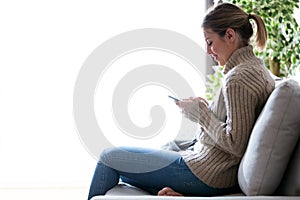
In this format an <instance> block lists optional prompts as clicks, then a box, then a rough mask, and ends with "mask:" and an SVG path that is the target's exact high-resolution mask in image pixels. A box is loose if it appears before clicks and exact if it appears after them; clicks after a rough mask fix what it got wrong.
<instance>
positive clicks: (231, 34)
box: [225, 28, 236, 42]
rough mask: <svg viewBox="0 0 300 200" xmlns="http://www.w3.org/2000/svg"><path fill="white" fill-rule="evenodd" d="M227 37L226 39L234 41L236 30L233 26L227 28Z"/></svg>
mask: <svg viewBox="0 0 300 200" xmlns="http://www.w3.org/2000/svg"><path fill="white" fill-rule="evenodd" d="M225 38H226V40H228V41H230V42H234V41H235V38H236V32H235V30H233V29H232V28H228V29H227V30H226V34H225Z"/></svg>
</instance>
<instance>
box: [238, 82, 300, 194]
mask: <svg viewBox="0 0 300 200" xmlns="http://www.w3.org/2000/svg"><path fill="white" fill-rule="evenodd" d="M299 111H300V86H299V84H298V83H297V82H296V81H294V80H292V79H289V80H285V81H283V82H281V83H280V84H278V85H277V86H276V88H275V89H274V91H273V92H272V94H271V95H270V97H269V99H268V101H267V103H266V105H265V107H264V109H263V110H262V112H261V114H260V116H259V118H258V119H257V121H256V123H255V126H254V127H253V130H252V133H251V136H250V140H249V144H248V146H247V150H246V152H245V155H244V157H243V159H242V161H241V164H240V166H239V171H238V181H239V185H240V187H241V189H242V191H243V192H244V193H245V194H246V195H271V194H273V193H274V192H275V190H276V189H277V187H278V185H279V184H280V181H281V179H282V177H283V175H284V172H285V169H286V166H287V164H288V161H289V158H290V156H291V154H292V152H293V150H294V147H295V145H296V143H297V141H298V137H299V132H300V117H299V114H300V112H299Z"/></svg>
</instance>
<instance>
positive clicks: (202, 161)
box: [89, 3, 274, 198]
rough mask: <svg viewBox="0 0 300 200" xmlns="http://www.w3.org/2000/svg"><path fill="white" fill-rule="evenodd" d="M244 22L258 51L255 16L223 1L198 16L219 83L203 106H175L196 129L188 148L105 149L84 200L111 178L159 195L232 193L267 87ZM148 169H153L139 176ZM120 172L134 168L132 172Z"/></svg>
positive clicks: (260, 39)
mask: <svg viewBox="0 0 300 200" xmlns="http://www.w3.org/2000/svg"><path fill="white" fill-rule="evenodd" d="M251 19H252V20H254V22H255V23H256V27H257V33H256V37H255V42H256V46H257V47H258V48H260V49H263V48H264V47H265V44H266V40H267V31H266V28H265V25H264V22H263V21H262V19H261V18H260V17H259V16H258V15H255V14H247V13H245V12H244V11H243V10H242V9H240V8H239V7H237V6H235V5H233V4H229V3H223V4H219V5H218V6H216V7H215V8H214V9H213V10H211V11H210V12H209V13H208V14H207V15H206V16H205V18H204V21H203V24H202V27H203V30H204V36H205V41H206V43H207V53H208V54H210V55H211V56H212V57H213V58H214V59H215V60H216V61H217V62H218V63H219V64H220V65H222V66H224V71H223V73H224V84H223V87H222V90H221V91H220V93H219V95H218V97H217V98H216V100H215V101H214V102H213V103H212V104H211V105H208V104H207V102H206V101H205V100H204V99H203V98H191V99H186V100H181V101H179V102H177V103H176V104H177V105H178V106H179V108H180V109H181V111H182V113H183V114H184V115H185V116H186V117H187V118H189V119H190V120H192V121H194V122H196V123H199V125H200V126H201V132H200V134H199V135H198V136H197V141H196V143H195V144H194V145H193V146H192V148H188V149H186V150H183V151H180V152H173V151H160V152H158V153H149V152H151V150H148V149H143V148H123V149H122V150H121V149H119V148H112V149H108V150H106V151H104V152H103V153H102V155H101V158H100V159H99V162H98V164H97V167H96V170H95V174H94V177H93V180H92V184H91V187H90V193H89V198H91V197H93V196H96V195H103V194H105V193H106V192H107V191H108V190H109V189H111V188H112V187H114V186H115V185H116V184H117V183H118V181H119V178H121V179H122V180H123V181H124V182H127V183H129V184H132V185H135V186H137V187H140V188H142V189H144V190H147V191H149V192H150V193H152V194H158V195H167V196H177V195H188V196H192V195H193V196H212V195H223V194H227V193H230V192H232V191H233V189H234V188H236V186H237V185H238V183H237V170H238V165H239V162H240V160H241V158H242V156H243V154H244V152H245V149H246V146H247V143H248V139H249V136H250V133H251V130H252V127H253V125H254V123H255V120H256V118H257V117H258V115H259V113H260V111H261V109H262V108H263V106H264V104H265V102H266V101H267V99H268V96H269V95H270V93H271V92H272V91H273V89H274V81H273V79H272V78H271V76H270V74H269V72H268V71H267V69H266V68H265V66H264V63H263V61H262V60H261V59H259V58H257V57H256V56H255V55H254V53H253V48H252V46H251V45H250V44H249V42H250V38H251V36H252V35H253V28H252V25H251V23H250V20H251ZM148 161H149V162H148ZM168 161H169V164H168V165H166V166H163V165H161V167H159V166H160V164H161V163H166V162H168ZM149 165H153V166H152V167H153V168H155V170H148V171H147V170H143V169H145V167H147V166H149ZM120 166H122V167H127V169H129V168H134V170H133V171H134V172H133V171H131V172H129V170H125V168H124V170H122V167H120Z"/></svg>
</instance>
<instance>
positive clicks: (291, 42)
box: [227, 0, 300, 77]
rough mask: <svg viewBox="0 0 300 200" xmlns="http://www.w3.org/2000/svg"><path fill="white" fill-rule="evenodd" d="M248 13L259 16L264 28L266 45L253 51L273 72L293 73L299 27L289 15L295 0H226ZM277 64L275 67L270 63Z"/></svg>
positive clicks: (298, 64) (299, 59) (299, 60)
mask: <svg viewBox="0 0 300 200" xmlns="http://www.w3.org/2000/svg"><path fill="white" fill-rule="evenodd" d="M227 1H228V2H231V3H234V4H237V5H239V6H241V7H242V8H243V10H245V11H246V12H248V13H254V14H258V15H260V16H261V17H262V19H263V20H264V22H265V24H266V28H267V31H268V42H267V48H266V50H265V51H264V52H261V53H259V52H258V51H256V52H257V54H258V56H260V57H262V58H263V59H264V60H265V62H266V65H267V67H268V68H269V69H270V70H271V71H272V73H273V74H275V75H276V76H280V77H288V76H290V75H295V72H296V71H297V70H298V69H299V68H300V56H299V55H300V27H299V25H298V23H297V21H296V19H295V18H294V16H293V13H294V10H295V8H299V0H227ZM273 63H275V65H276V64H277V66H278V67H279V68H278V69H277V71H276V69H275V70H274V69H273V67H272V65H271V64H273Z"/></svg>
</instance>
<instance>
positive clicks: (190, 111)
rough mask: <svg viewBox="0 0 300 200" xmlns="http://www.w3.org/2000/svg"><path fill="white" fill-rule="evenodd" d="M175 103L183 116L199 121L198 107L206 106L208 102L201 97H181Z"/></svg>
mask: <svg viewBox="0 0 300 200" xmlns="http://www.w3.org/2000/svg"><path fill="white" fill-rule="evenodd" d="M176 105H178V106H179V108H180V109H181V112H182V113H183V114H184V116H185V117H187V118H188V119H190V120H191V121H193V122H197V123H198V122H199V118H200V108H201V106H206V107H207V106H208V102H207V101H206V100H205V99H203V98H201V97H196V98H192V97H191V98H189V99H182V100H180V101H177V102H176Z"/></svg>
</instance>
